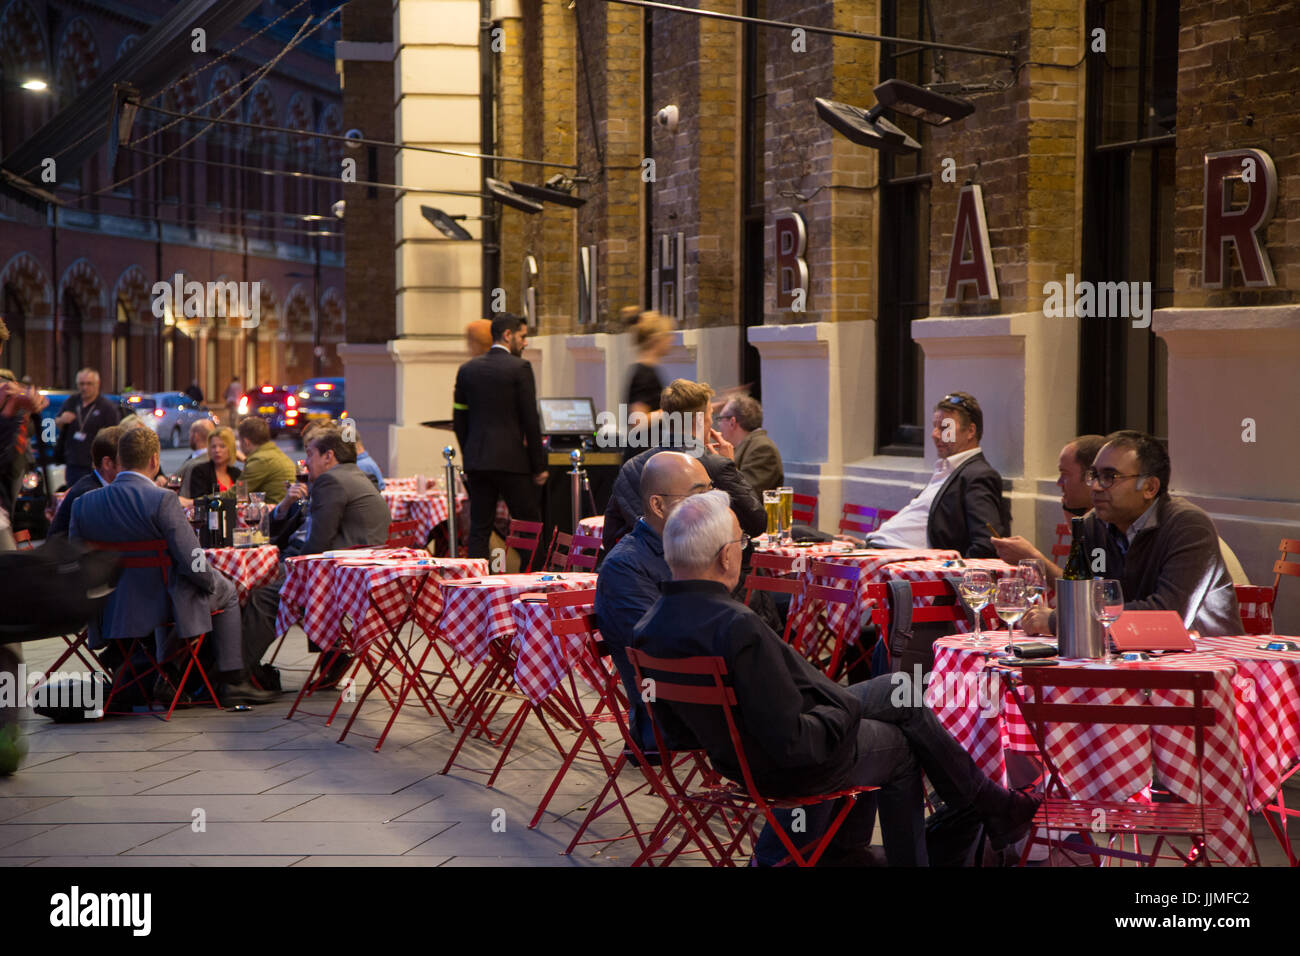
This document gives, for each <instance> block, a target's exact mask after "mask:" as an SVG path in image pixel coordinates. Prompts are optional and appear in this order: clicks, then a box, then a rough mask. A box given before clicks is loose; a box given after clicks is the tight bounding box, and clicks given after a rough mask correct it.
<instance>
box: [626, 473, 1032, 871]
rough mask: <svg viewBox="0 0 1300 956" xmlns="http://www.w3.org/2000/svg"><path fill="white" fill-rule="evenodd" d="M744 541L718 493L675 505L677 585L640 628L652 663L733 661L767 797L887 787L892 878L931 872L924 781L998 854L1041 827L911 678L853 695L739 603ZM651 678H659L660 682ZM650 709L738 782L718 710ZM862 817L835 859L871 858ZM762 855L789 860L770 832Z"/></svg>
mask: <svg viewBox="0 0 1300 956" xmlns="http://www.w3.org/2000/svg"><path fill="white" fill-rule="evenodd" d="M744 538H745V536H744V535H743V534H742V533H741V530H740V526H739V524H738V523H737V522H736V519H735V516H734V514H732V513H730V512H729V510H728V502H727V499H726V498H725V496H724V495H721V494H719V493H718V492H716V491H713V492H707V493H705V494H701V495H695V496H693V497H690V498H687V499H686V500H685V501H683V502H682V503H681V504H680V505H678V507H677V510H676V511H675V512H674V513H673V514H672V516H671V517H670V518H669V519H668V522H667V523H666V524H665V526H664V556H665V558H666V559H667V562H668V566H669V567H670V568H671V569H672V573H673V580H672V581H669V582H666V583H665V584H663V585H662V586H661V591H662V592H663V596H662V597H661V598H660V599H659V601H658V602H657V603H656V604H655V605H654V606H653V607H652V608H651V609H650V611H649V612H648V613H647V614H646V616H645V617H644V618H643V619H642V620H641V622H640V623H639V624H638V625H637V626H636V630H635V639H634V641H633V646H634V647H636V648H637V649H639V650H642V651H644V652H645V653H647V654H650V655H652V656H655V657H665V658H679V657H695V656H716V657H721V658H722V659H723V660H724V661H725V662H726V668H727V673H728V675H729V676H730V680H731V686H732V688H733V689H734V691H735V694H736V712H737V714H738V723H739V727H740V734H741V738H742V744H743V745H744V749H745V755H746V757H747V758H748V761H749V766H750V770H751V772H752V773H753V776H754V781H755V783H756V785H757V786H758V787H759V789H760V790H761V791H762V792H763V793H764V795H765V796H772V797H781V796H814V795H817V794H820V793H826V792H828V791H834V790H838V789H842V788H845V787H849V786H879V787H880V788H881V790H880V792H879V795H878V802H879V808H880V817H881V826H882V830H883V836H884V843H885V855H886V857H887V858H888V860H889V863H890V865H891V866H915V865H922V866H923V865H925V863H926V853H925V827H924V812H923V808H922V792H921V771H922V770H924V771H925V774H926V776H927V777H929V779H930V782H931V783H932V784H933V785H934V787H935V789H936V790H937V791H938V793H939V795H940V796H941V797H942V798H943V800H944V802H945V803H947V804H948V805H949V806H952V807H954V808H963V807H971V808H972V809H974V811H975V812H976V813H977V814H978V815H980V816H981V817H982V818H984V820H985V822H986V824H987V826H988V828H989V832H990V836H991V837H992V839H993V842H994V844H995V845H998V844H1005V843H1007V842H1010V841H1011V840H1013V839H1015V838H1017V836H1018V835H1019V833H1020V832H1021V831H1022V830H1024V829H1025V827H1026V825H1027V824H1028V823H1029V821H1030V820H1032V819H1033V814H1034V811H1035V809H1036V808H1037V805H1038V801H1037V799H1036V798H1034V797H1030V796H1028V795H1026V794H1021V793H1016V792H1013V791H1008V790H1006V789H1004V788H1003V787H1001V786H999V785H998V784H996V783H994V782H993V781H991V780H989V779H988V778H987V777H985V776H984V774H983V773H981V772H980V770H979V768H978V767H977V766H976V765H975V762H974V761H973V760H972V759H971V757H970V755H969V754H967V753H966V751H965V750H963V749H962V747H961V745H960V744H958V743H957V742H956V741H955V740H954V739H953V738H952V736H951V735H950V734H949V733H948V732H947V731H946V730H945V729H944V728H943V725H942V724H940V723H939V721H938V718H936V717H935V716H934V713H933V712H932V711H930V709H929V708H927V707H925V706H924V705H923V704H919V703H917V702H916V700H915V699H914V697H913V695H912V688H911V686H910V682H909V681H908V679H907V676H906V675H905V674H893V675H889V676H886V677H878V678H876V679H874V680H870V681H865V682H862V683H860V684H854V685H853V686H851V687H842V686H840V685H839V684H836V683H834V682H833V681H831V680H829V679H827V678H826V676H825V675H824V674H822V673H821V672H820V671H819V670H817V669H816V668H814V667H813V666H812V665H811V664H809V663H808V662H807V661H806V660H805V659H804V658H802V657H800V656H799V655H798V654H797V653H796V652H795V651H794V649H793V648H792V647H790V645H788V644H786V643H785V642H784V641H782V640H781V638H780V637H779V636H778V635H777V634H776V633H774V632H773V631H772V630H771V629H770V628H768V627H767V626H766V625H765V624H763V622H762V621H761V620H759V618H758V617H757V615H755V614H754V613H753V612H752V611H750V610H749V609H748V608H746V607H745V606H744V605H743V604H739V603H738V602H736V601H733V600H732V599H731V597H730V596H729V591H730V590H731V589H732V588H734V587H735V586H736V584H737V582H738V580H739V577H740V567H741V550H742V548H743V546H744ZM645 676H648V677H649V679H654V674H649V675H643V677H645ZM651 706H652V710H653V714H654V717H655V720H656V721H659V722H660V727H661V729H662V730H666V731H667V732H668V733H669V734H670V735H672V734H673V733H674V732H675V731H674V726H673V721H674V720H675V721H680V722H681V723H682V724H683V725H685V727H686V728H688V729H689V730H690V732H691V733H692V734H693V736H694V738H695V739H696V740H698V741H699V742H700V743H701V744H702V745H703V747H704V749H705V750H706V751H707V752H708V754H709V760H710V761H711V762H712V763H713V765H714V767H715V768H716V769H717V770H718V771H719V772H720V773H722V774H724V775H726V776H728V777H730V778H731V779H733V780H740V779H741V774H740V770H739V765H738V763H737V760H736V754H735V750H734V747H733V745H732V743H731V737H730V733H729V730H728V725H727V723H726V720H725V717H724V716H723V715H722V714H721V712H720V711H719V709H718V708H715V707H706V706H703V705H688V704H675V703H674V704H667V705H655V704H653V702H652V704H651ZM665 718H671V719H669V720H665ZM860 803H861V801H860ZM865 807H866V804H862V806H855V808H854V810H853V811H852V812H851V813H850V814H849V817H848V818H847V819H846V821H845V823H844V826H843V827H842V828H841V830H840V833H839V835H838V836H837V838H836V840H835V846H836V847H837V848H840V849H841V850H843V849H848V848H851V847H854V846H862V845H865V843H866V842H867V841H868V840H869V839H870V832H871V831H870V815H869V814H868V813H866V812H862V811H863V810H864V809H865ZM831 809H832V805H831V804H830V803H822V804H819V805H817V806H815V807H812V808H809V809H808V811H807V818H806V824H807V828H806V833H804V834H803V835H797V836H795V837H794V839H795V842H797V843H798V842H807V841H811V840H813V839H814V838H815V837H817V836H818V835H820V834H821V833H822V832H824V830H825V827H826V825H827V823H828V821H829V814H830V811H831ZM777 818H778V820H779V821H780V822H781V823H782V825H784V826H787V828H790V829H792V831H793V828H791V827H790V826H789V824H790V822H791V821H792V819H793V815H792V813H790V812H789V811H780V812H778V813H777ZM864 824H865V825H864ZM792 835H793V832H792ZM755 855H756V856H757V857H758V860H759V862H760V863H769V864H770V863H774V862H776V861H777V860H779V859H780V858H781V856H783V855H784V851H783V850H781V849H779V841H778V840H777V838H776V837H775V834H774V833H772V832H771V831H770V828H769V829H768V830H765V831H764V834H763V835H762V836H760V838H759V841H758V844H757V845H756V848H755Z"/></svg>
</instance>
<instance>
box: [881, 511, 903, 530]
mask: <svg viewBox="0 0 1300 956" xmlns="http://www.w3.org/2000/svg"><path fill="white" fill-rule="evenodd" d="M896 514H898V512H897V511H889V510H887V509H885V508H881V509H880V510H879V511H877V512H876V517H877V518H879V519H880V523H879V524H877V525H876V527H877V528H879V527H880V525H882V524H884V523H885V522H886V521H888V520H889V519H890V518H892V517H894V515H896Z"/></svg>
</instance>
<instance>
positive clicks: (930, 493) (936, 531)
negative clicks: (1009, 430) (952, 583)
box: [867, 392, 1011, 558]
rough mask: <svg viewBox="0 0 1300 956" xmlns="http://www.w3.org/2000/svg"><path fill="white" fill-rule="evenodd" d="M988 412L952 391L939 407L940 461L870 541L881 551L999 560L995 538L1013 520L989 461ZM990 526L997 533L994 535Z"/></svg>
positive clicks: (935, 429) (935, 432) (935, 430)
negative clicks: (940, 551) (985, 446)
mask: <svg viewBox="0 0 1300 956" xmlns="http://www.w3.org/2000/svg"><path fill="white" fill-rule="evenodd" d="M983 434H984V412H983V410H981V409H980V405H979V402H977V401H976V400H975V396H974V395H971V394H970V393H969V392H951V393H949V394H948V395H945V396H944V397H943V399H942V400H940V402H939V404H938V405H936V406H935V409H934V420H933V422H932V428H931V430H930V438H931V439H932V440H933V441H934V448H935V451H936V452H938V454H939V460H938V461H937V462H935V465H934V474H933V475H932V476H931V478H930V482H929V484H927V485H926V486H925V487H924V488H923V489H922V490H921V493H920V494H919V495H917V496H916V497H915V498H913V499H912V500H911V501H910V502H908V503H907V505H906V506H905V507H904V508H903V510H902V511H900V512H898V514H896V515H894V517H892V518H890V519H889V520H888V521H886V522H885V523H884V524H882V525H881V526H880V527H879V528H877V529H876V530H875V531H873V532H872V533H871V535H870V536H868V538H867V544H868V545H869V546H871V547H875V548H949V549H951V550H953V551H958V552H960V553H961V556H962V557H964V558H996V557H997V551H996V550H995V549H994V547H993V542H992V540H991V539H992V536H993V534H994V533H996V534H997V535H998V536H1003V535H1005V534H1006V533H1007V532H1008V530H1009V528H1010V526H1011V521H1010V518H1009V516H1008V515H1007V514H1006V512H1005V509H1004V506H1003V503H1002V476H1001V475H999V474H998V473H997V471H996V470H995V469H994V468H993V466H992V465H990V464H989V463H988V461H987V460H986V459H985V458H984V453H983V452H982V451H980V438H981V437H982V436H983ZM990 528H992V529H995V530H993V531H991V530H990Z"/></svg>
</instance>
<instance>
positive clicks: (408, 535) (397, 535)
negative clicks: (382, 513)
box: [384, 521, 420, 548]
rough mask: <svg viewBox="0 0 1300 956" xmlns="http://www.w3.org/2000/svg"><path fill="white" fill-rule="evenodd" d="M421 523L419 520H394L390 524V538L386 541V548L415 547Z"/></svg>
mask: <svg viewBox="0 0 1300 956" xmlns="http://www.w3.org/2000/svg"><path fill="white" fill-rule="evenodd" d="M419 528H420V523H419V522H418V521H392V522H389V524H388V540H387V541H385V542H384V547H385V548H414V547H418V545H417V544H416V540H415V538H416V535H417V534H419Z"/></svg>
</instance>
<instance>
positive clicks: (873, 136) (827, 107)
mask: <svg viewBox="0 0 1300 956" xmlns="http://www.w3.org/2000/svg"><path fill="white" fill-rule="evenodd" d="M815 102H816V104H817V115H818V116H820V117H821V118H822V120H824V121H825V122H826V123H828V124H829V125H830V127H831V128H832V129H834V130H836V131H837V132H840V133H842V134H844V135H845V136H847V137H848V138H849V139H850V140H851V141H852V142H854V143H857V144H858V145H859V146H869V147H871V148H872V149H879V150H883V151H884V152H887V153H916V152H920V150H921V144H920V143H918V142H917V141H916V140H914V139H912V137H910V136H908V135H907V134H906V133H904V132H903V131H902V130H901V129H899V128H898V127H897V126H895V125H894V124H893V123H891V122H889V120H887V119H885V118H884V117H883V116H881V115H880V114H881V113H882V112H883V111H884V109H885V107H884V106H883V105H882V104H880V103H877V104H876V105H875V106H873V107H872V108H871V110H870V112H868V111H866V110H861V109H859V108H858V107H856V106H850V105H849V104H848V103H837V102H835V101H834V100H827V99H823V98H822V97H820V96H819V97H817V99H816V101H815Z"/></svg>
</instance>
